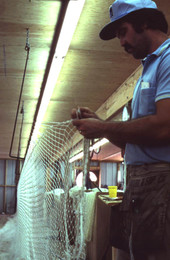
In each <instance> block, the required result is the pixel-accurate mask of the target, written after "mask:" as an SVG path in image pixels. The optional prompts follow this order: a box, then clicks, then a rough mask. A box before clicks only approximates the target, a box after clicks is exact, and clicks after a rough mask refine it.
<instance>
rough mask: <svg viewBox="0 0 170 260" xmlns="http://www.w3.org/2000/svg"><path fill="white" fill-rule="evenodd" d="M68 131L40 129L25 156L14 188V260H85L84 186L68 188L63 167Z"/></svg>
mask: <svg viewBox="0 0 170 260" xmlns="http://www.w3.org/2000/svg"><path fill="white" fill-rule="evenodd" d="M74 131H75V129H74V127H73V125H72V122H71V121H67V122H63V123H53V124H50V125H43V126H42V128H41V137H40V139H39V141H38V142H37V143H36V144H32V145H31V148H30V149H29V151H28V153H27V157H26V160H25V163H24V167H23V170H22V173H21V177H20V181H19V184H18V198H17V202H18V205H17V224H18V232H17V241H19V243H18V245H17V248H18V246H19V248H18V252H17V254H18V255H19V258H17V259H25V260H29V259H30V260H43V259H47V260H53V259H70V260H76V259H77V260H80V259H86V256H85V255H86V254H85V239H84V226H85V225H84V216H85V212H84V203H85V200H84V186H83V187H82V188H77V187H73V185H72V173H73V171H72V165H71V164H70V163H69V159H70V155H71V152H72V148H71V147H72V139H73V138H72V137H73V133H74ZM85 144H86V148H85V151H84V152H85V153H84V158H85V159H84V161H85V163H84V168H85V171H84V173H85V174H86V172H87V170H88V150H89V146H88V145H89V144H88V141H86V142H85ZM85 174H84V176H85Z"/></svg>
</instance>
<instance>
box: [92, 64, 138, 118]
mask: <svg viewBox="0 0 170 260" xmlns="http://www.w3.org/2000/svg"><path fill="white" fill-rule="evenodd" d="M141 74H142V65H141V66H139V67H138V68H137V69H136V70H135V71H134V72H133V73H132V74H131V75H130V76H129V77H128V78H127V80H126V81H125V82H124V83H123V84H122V85H121V86H120V87H119V88H118V89H117V90H116V91H115V92H114V93H113V94H112V95H111V96H110V97H109V98H108V99H107V100H106V101H105V102H104V103H103V104H102V105H101V106H100V107H99V109H98V110H97V111H96V113H97V115H98V116H99V117H101V118H102V119H103V120H107V119H110V118H111V117H113V116H114V114H116V112H117V111H119V110H120V109H121V108H122V107H123V106H124V105H125V104H126V103H127V102H128V101H129V100H131V99H132V96H133V91H134V87H135V85H136V82H137V80H138V78H139V77H140V76H141Z"/></svg>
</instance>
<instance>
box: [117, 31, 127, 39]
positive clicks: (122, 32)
mask: <svg viewBox="0 0 170 260" xmlns="http://www.w3.org/2000/svg"><path fill="white" fill-rule="evenodd" d="M125 34H126V29H121V30H120V31H119V32H118V34H117V37H118V38H121V37H123V36H125Z"/></svg>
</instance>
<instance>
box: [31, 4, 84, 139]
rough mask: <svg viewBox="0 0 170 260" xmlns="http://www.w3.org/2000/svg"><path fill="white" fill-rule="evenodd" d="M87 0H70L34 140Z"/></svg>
mask: <svg viewBox="0 0 170 260" xmlns="http://www.w3.org/2000/svg"><path fill="white" fill-rule="evenodd" d="M84 3H85V0H76V1H75V0H70V1H69V4H68V7H67V11H66V15H65V18H64V21H63V25H62V28H61V32H60V35H59V39H58V42H57V45H56V49H55V53H54V57H53V60H52V63H51V67H50V70H49V74H48V78H47V82H46V85H45V89H44V93H43V96H42V100H41V104H40V107H39V111H38V114H37V118H36V123H35V127H34V131H33V134H32V138H31V140H32V141H35V140H36V139H37V137H38V133H39V128H40V125H41V123H42V121H43V118H44V115H45V112H46V110H47V107H48V104H49V102H50V99H51V96H52V93H53V90H54V87H55V85H56V82H57V78H58V76H59V73H60V70H61V67H62V65H63V62H64V57H65V56H66V54H67V51H68V49H69V46H70V42H71V39H72V36H73V33H74V31H75V29H76V26H77V23H78V20H79V17H80V14H81V12H82V9H83V6H84Z"/></svg>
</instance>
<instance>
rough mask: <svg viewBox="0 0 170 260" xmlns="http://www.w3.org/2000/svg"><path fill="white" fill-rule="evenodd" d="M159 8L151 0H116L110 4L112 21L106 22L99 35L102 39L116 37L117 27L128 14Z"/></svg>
mask: <svg viewBox="0 0 170 260" xmlns="http://www.w3.org/2000/svg"><path fill="white" fill-rule="evenodd" d="M144 8H147V9H157V5H156V3H155V2H154V1H151V0H115V1H114V2H113V4H112V5H111V6H110V9H109V10H110V21H111V22H110V23H108V24H106V25H105V26H104V27H103V29H102V30H101V32H100V34H99V36H100V38H101V39H102V40H110V39H113V38H115V37H116V32H115V30H116V27H117V25H118V23H119V22H120V20H121V19H122V18H123V17H125V16H126V15H128V14H130V13H132V12H135V11H138V10H141V9H144Z"/></svg>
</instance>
